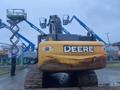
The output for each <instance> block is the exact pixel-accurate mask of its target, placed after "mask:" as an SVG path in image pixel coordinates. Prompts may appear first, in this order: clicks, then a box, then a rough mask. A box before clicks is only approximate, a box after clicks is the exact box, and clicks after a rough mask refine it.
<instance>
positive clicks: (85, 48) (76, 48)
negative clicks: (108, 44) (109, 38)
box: [63, 46, 94, 53]
mask: <svg viewBox="0 0 120 90" xmlns="http://www.w3.org/2000/svg"><path fill="white" fill-rule="evenodd" d="M63 49H64V52H65V53H69V52H72V53H83V52H90V53H92V52H94V46H64V47H63Z"/></svg>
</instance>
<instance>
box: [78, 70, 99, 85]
mask: <svg viewBox="0 0 120 90" xmlns="http://www.w3.org/2000/svg"><path fill="white" fill-rule="evenodd" d="M93 86H94V87H95V86H98V79H97V75H96V73H95V72H94V71H84V72H82V73H80V74H79V75H78V87H93Z"/></svg>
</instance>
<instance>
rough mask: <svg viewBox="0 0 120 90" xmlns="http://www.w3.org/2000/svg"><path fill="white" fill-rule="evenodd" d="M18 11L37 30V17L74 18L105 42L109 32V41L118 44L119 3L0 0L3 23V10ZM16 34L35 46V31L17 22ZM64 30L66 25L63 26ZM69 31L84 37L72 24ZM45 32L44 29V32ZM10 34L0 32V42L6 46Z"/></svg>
mask: <svg viewBox="0 0 120 90" xmlns="http://www.w3.org/2000/svg"><path fill="white" fill-rule="evenodd" d="M13 8H17V9H18V8H22V9H25V11H26V12H27V19H28V20H29V21H30V22H32V23H33V24H35V25H36V26H38V27H39V18H40V17H46V18H48V17H49V15H53V14H57V15H59V16H60V17H62V16H63V15H64V14H69V15H70V16H72V15H76V16H77V17H79V18H80V19H81V20H82V21H83V22H85V23H86V24H87V25H88V26H89V27H90V28H91V29H93V30H94V32H96V33H97V34H98V35H99V36H100V37H101V38H102V39H103V40H104V41H106V42H107V36H106V33H108V32H109V37H110V41H111V42H117V41H120V10H119V9H120V0H1V1H0V18H1V19H2V20H3V21H4V22H6V9H13ZM19 26H20V29H21V30H20V33H21V34H22V35H23V36H25V37H26V38H28V39H29V40H31V41H32V42H33V43H35V44H36V42H37V35H38V32H37V31H35V30H34V29H32V28H30V27H29V25H28V24H27V23H25V22H21V23H20V24H19ZM65 27H66V26H65ZM66 28H67V29H68V30H69V31H70V32H72V33H77V34H85V30H84V29H83V28H82V27H80V26H79V24H78V23H77V22H75V21H73V23H72V24H70V25H69V26H67V27H66ZM47 31H48V30H47V29H45V30H44V32H47ZM11 35H12V34H11V32H10V31H8V30H7V29H1V30H0V42H3V43H10V41H9V38H10V36H11Z"/></svg>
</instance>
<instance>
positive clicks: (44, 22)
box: [40, 18, 47, 29]
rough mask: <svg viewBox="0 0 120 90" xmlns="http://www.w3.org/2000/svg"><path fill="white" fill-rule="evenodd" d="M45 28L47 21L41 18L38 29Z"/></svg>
mask: <svg viewBox="0 0 120 90" xmlns="http://www.w3.org/2000/svg"><path fill="white" fill-rule="evenodd" d="M46 26H47V19H46V18H41V19H40V27H41V28H42V29H44V28H46Z"/></svg>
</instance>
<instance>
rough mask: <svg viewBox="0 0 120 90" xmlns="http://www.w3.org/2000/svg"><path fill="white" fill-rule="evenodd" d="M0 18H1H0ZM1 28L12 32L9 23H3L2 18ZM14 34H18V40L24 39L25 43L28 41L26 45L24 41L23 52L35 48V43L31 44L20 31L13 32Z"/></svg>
mask: <svg viewBox="0 0 120 90" xmlns="http://www.w3.org/2000/svg"><path fill="white" fill-rule="evenodd" d="M0 20H1V19H0ZM1 28H7V29H8V30H10V31H11V32H14V29H12V28H11V27H10V26H9V25H7V24H5V23H4V22H3V21H2V20H1V22H0V29H1ZM15 35H16V36H18V38H20V40H21V41H22V40H23V41H25V42H26V43H28V45H26V44H25V43H23V42H22V43H23V44H24V46H25V47H24V50H23V52H27V51H30V50H31V51H34V50H35V44H33V43H32V42H31V41H29V40H28V39H27V38H25V37H24V36H22V35H21V34H20V33H18V32H17V33H16V34H15Z"/></svg>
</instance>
